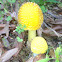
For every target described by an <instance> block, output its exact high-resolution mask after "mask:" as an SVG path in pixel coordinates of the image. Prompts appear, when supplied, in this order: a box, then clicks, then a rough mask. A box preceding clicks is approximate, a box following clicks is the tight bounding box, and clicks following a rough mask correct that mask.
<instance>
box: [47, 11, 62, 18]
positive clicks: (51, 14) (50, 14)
mask: <svg viewBox="0 0 62 62" xmlns="http://www.w3.org/2000/svg"><path fill="white" fill-rule="evenodd" d="M47 13H48V14H50V15H51V16H53V17H54V18H57V19H62V17H60V16H56V15H54V14H53V13H52V12H50V11H47Z"/></svg>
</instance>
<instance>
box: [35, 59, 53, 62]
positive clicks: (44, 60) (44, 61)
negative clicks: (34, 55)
mask: <svg viewBox="0 0 62 62" xmlns="http://www.w3.org/2000/svg"><path fill="white" fill-rule="evenodd" d="M51 59H54V58H45V59H41V60H39V61H36V62H48V61H49V60H51Z"/></svg>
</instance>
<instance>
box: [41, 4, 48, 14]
mask: <svg viewBox="0 0 62 62" xmlns="http://www.w3.org/2000/svg"><path fill="white" fill-rule="evenodd" d="M40 8H41V10H42V12H43V13H45V12H47V9H46V8H45V6H44V5H42V6H40Z"/></svg>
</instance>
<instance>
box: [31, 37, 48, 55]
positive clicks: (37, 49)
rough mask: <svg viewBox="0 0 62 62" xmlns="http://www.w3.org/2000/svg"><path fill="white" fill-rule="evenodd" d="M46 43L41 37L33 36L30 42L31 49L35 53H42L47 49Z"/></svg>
mask: <svg viewBox="0 0 62 62" xmlns="http://www.w3.org/2000/svg"><path fill="white" fill-rule="evenodd" d="M47 49H48V45H47V42H46V40H45V39H44V38H43V37H35V38H34V39H33V40H32V42H31V51H32V52H33V53H36V54H43V53H45V52H46V51H47Z"/></svg>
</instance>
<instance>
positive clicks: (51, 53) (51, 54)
mask: <svg viewBox="0 0 62 62" xmlns="http://www.w3.org/2000/svg"><path fill="white" fill-rule="evenodd" d="M49 55H50V56H51V57H52V58H55V53H54V50H53V49H50V51H49Z"/></svg>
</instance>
